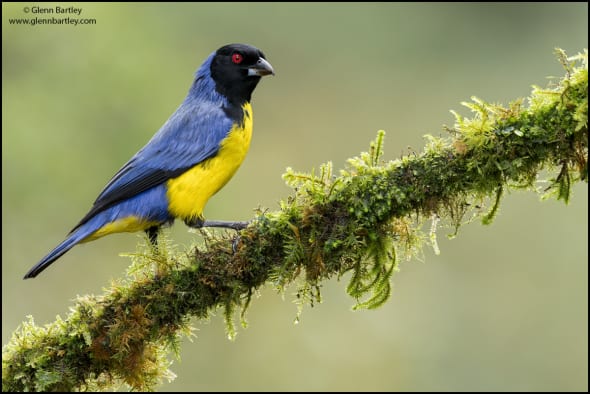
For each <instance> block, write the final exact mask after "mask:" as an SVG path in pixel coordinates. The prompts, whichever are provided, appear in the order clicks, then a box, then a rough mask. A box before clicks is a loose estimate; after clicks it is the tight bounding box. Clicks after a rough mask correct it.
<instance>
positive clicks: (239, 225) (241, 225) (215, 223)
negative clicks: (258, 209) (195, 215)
mask: <svg viewBox="0 0 590 394" xmlns="http://www.w3.org/2000/svg"><path fill="white" fill-rule="evenodd" d="M249 223H250V222H227V221H223V220H205V221H204V222H203V226H202V227H222V228H231V229H233V230H236V231H239V230H243V229H245V228H246V227H248V224H249Z"/></svg>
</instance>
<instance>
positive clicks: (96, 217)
mask: <svg viewBox="0 0 590 394" xmlns="http://www.w3.org/2000/svg"><path fill="white" fill-rule="evenodd" d="M274 74H275V73H274V69H273V67H272V65H271V64H270V63H269V62H268V60H267V59H266V57H265V55H264V53H263V52H262V51H260V50H259V49H257V48H256V47H254V46H252V45H248V44H229V45H225V46H222V47H221V48H219V49H217V50H216V51H214V52H213V53H211V54H210V55H209V56H208V57H207V59H206V60H205V61H204V62H203V64H202V65H201V66H200V67H199V69H198V70H197V72H196V74H195V77H194V80H193V82H192V85H191V87H190V89H189V91H188V94H187V96H186V98H185V99H184V101H182V103H181V104H180V106H179V107H178V108H177V109H176V111H175V112H174V113H173V114H172V115H171V116H170V118H169V119H168V120H167V121H166V122H165V123H164V125H163V126H162V127H161V128H160V129H159V130H158V131H157V132H156V134H154V135H153V137H152V138H151V139H150V140H149V141H148V143H147V144H146V145H145V146H144V147H143V148H141V149H140V150H139V151H138V152H137V153H136V154H135V155H134V156H133V157H131V159H130V160H129V161H128V162H127V163H126V164H124V165H123V167H121V169H120V170H119V171H118V172H117V173H116V174H115V175H114V176H113V177H112V179H111V180H110V181H109V182H108V183H107V185H106V186H105V187H104V189H103V190H102V192H101V193H100V194H99V195H98V197H97V198H96V201H94V204H93V205H92V207H91V209H90V211H89V212H88V213H87V214H86V216H84V217H83V218H82V219H81V220H80V222H79V223H78V224H77V225H76V226H75V227H74V228H73V229H72V230H71V231H70V233H69V234H68V235H67V237H66V238H65V240H64V241H63V242H61V243H60V244H59V245H57V246H56V247H55V248H54V249H53V250H52V251H51V252H49V253H48V254H47V255H46V256H45V257H43V258H42V259H41V260H40V261H39V262H38V263H37V264H35V265H34V266H33V267H32V268H31V269H30V270H29V271H28V272H27V273H26V275H25V276H24V279H28V278H34V277H36V276H37V275H39V273H41V272H42V271H43V270H45V269H46V268H47V267H48V266H49V265H51V264H52V263H53V262H55V261H56V260H57V259H58V258H60V257H61V256H63V255H64V254H65V253H66V252H67V251H69V250H70V249H71V248H72V247H74V246H75V245H77V244H80V243H85V242H90V241H94V240H96V239H98V238H101V237H103V236H106V235H109V234H113V233H120V232H136V231H145V232H146V233H147V235H148V237H149V239H150V241H151V242H152V243H153V244H156V243H157V235H158V232H159V230H160V228H162V227H163V226H169V225H172V223H173V222H174V220H175V219H179V220H182V221H184V222H185V223H186V224H187V225H188V226H190V227H195V228H200V227H204V226H211V227H229V228H234V229H240V228H243V227H245V225H246V223H245V222H221V221H210V222H209V221H205V219H204V217H203V210H204V207H205V204H206V203H207V201H208V200H209V198H211V197H212V196H213V195H214V194H215V193H216V192H218V191H219V190H220V189H221V188H222V187H223V186H225V184H226V183H227V182H228V181H229V180H230V178H232V176H233V175H234V174H235V172H236V171H237V169H238V167H239V166H240V165H241V163H242V161H243V160H244V158H245V156H246V153H247V151H248V149H249V146H250V141H251V138H252V121H253V118H252V116H253V114H252V106H251V103H250V102H251V97H252V93H253V91H254V89H255V88H256V86H257V85H258V83H259V82H260V80H261V79H262V77H263V76H266V75H274Z"/></svg>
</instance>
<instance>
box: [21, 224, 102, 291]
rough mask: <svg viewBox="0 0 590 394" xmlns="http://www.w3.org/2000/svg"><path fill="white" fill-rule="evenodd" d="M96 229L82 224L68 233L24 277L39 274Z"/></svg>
mask: <svg viewBox="0 0 590 394" xmlns="http://www.w3.org/2000/svg"><path fill="white" fill-rule="evenodd" d="M94 231H96V229H94V227H90V226H82V227H80V228H78V229H77V230H76V231H74V232H73V233H72V234H70V235H69V236H68V237H67V238H66V239H65V240H64V241H63V242H62V243H60V244H59V245H57V246H56V247H55V249H53V250H52V251H51V252H49V254H48V255H47V256H45V257H43V259H42V260H41V261H39V262H38V263H37V264H35V266H34V267H33V268H31V269H30V270H29V272H27V274H26V275H25V277H24V279H29V278H34V277H35V276H37V275H39V274H40V273H41V272H42V271H43V270H44V269H45V268H47V267H49V265H51V263H53V262H54V261H55V260H57V259H59V258H60V257H61V256H63V255H64V254H65V253H66V252H67V251H68V250H70V249H72V248H73V247H74V246H75V245H76V244H78V243H79V242H80V241H82V240H83V239H84V238H86V237H87V236H89V235H90V234H92V233H93V232H94Z"/></svg>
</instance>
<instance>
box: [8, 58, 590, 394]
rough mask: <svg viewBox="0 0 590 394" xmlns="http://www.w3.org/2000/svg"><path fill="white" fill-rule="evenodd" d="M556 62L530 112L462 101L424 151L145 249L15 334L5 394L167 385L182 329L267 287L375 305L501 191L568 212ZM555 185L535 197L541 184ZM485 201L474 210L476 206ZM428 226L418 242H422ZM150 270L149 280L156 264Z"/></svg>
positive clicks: (571, 177)
mask: <svg viewBox="0 0 590 394" xmlns="http://www.w3.org/2000/svg"><path fill="white" fill-rule="evenodd" d="M558 57H559V60H560V61H561V63H562V64H563V66H564V69H565V76H564V77H563V78H561V79H560V80H559V81H558V82H556V83H555V84H554V85H553V86H550V87H549V88H547V89H540V88H537V87H535V88H534V90H533V92H532V94H531V96H530V97H529V98H528V105H524V104H523V100H517V101H515V102H513V103H511V104H509V105H508V106H507V107H503V106H500V105H496V104H489V103H486V102H484V101H482V100H480V99H477V98H472V102H470V103H464V105H466V106H467V107H468V108H470V109H471V111H472V112H473V116H472V117H471V118H464V117H462V116H460V115H458V114H455V116H456V124H455V125H454V127H452V128H448V131H449V132H450V133H451V137H449V138H446V139H441V138H434V137H429V142H428V145H427V147H426V148H425V150H424V151H423V152H422V153H421V154H419V155H416V154H410V155H408V156H405V157H402V158H400V159H398V160H394V161H390V162H387V163H385V162H383V161H382V159H381V155H382V146H383V138H384V133H383V132H379V134H378V137H377V140H376V141H375V142H374V143H372V144H371V147H370V151H369V152H368V153H362V154H361V155H360V157H356V158H354V159H351V160H349V162H348V166H347V168H346V169H344V170H342V171H340V174H339V175H337V176H336V175H334V174H333V173H332V167H331V164H330V163H327V164H325V165H322V166H321V167H320V169H319V171H318V173H315V172H312V173H311V174H303V173H296V172H294V171H292V170H290V169H289V170H288V171H287V173H286V174H285V175H284V178H285V180H286V181H287V183H288V184H289V185H291V186H292V187H293V188H294V190H295V191H294V194H293V195H292V196H291V197H289V198H288V199H287V200H285V201H281V203H280V210H278V211H275V212H266V211H261V212H258V213H257V215H256V217H255V218H254V219H253V220H252V222H251V224H250V225H249V226H248V227H247V228H246V229H245V230H242V231H241V232H240V234H239V237H238V238H232V236H231V234H229V233H225V235H222V236H213V235H211V234H209V233H207V232H204V231H203V232H202V234H203V236H204V237H203V239H204V240H205V245H204V246H200V247H194V249H192V250H191V251H190V252H187V253H179V252H174V251H173V250H172V248H170V247H169V246H168V245H167V244H166V242H162V243H161V244H160V247H159V251H154V250H150V248H149V247H148V246H146V245H147V244H146V245H144V246H143V247H142V249H141V250H142V251H140V252H138V253H137V254H135V255H133V256H132V257H133V260H134V264H133V265H132V267H131V269H130V272H129V277H128V278H127V279H125V280H124V281H121V283H115V284H113V285H112V286H111V288H110V289H109V290H107V291H106V292H105V294H104V295H103V296H101V297H94V296H86V297H83V298H80V299H79V300H78V302H77V304H76V306H75V307H74V308H73V309H72V311H71V313H70V314H69V315H68V317H67V318H66V319H65V320H62V319H58V320H57V321H55V322H53V323H51V324H48V325H46V326H44V327H38V326H36V325H35V324H34V323H33V321H32V318H31V320H30V321H29V322H26V323H23V325H22V326H21V327H20V329H19V330H17V331H16V332H15V333H14V334H13V337H12V339H11V340H10V342H9V343H8V344H7V345H6V346H4V349H3V355H2V357H3V358H2V389H3V391H41V390H45V391H71V390H95V389H104V388H107V387H112V386H114V385H117V384H121V383H123V382H124V383H126V384H128V385H129V386H131V388H133V389H137V390H146V389H151V388H153V387H154V386H155V385H156V384H158V383H159V382H160V381H161V380H162V378H164V377H170V376H171V373H170V372H168V370H167V366H168V362H167V361H166V354H167V353H168V351H169V350H174V351H175V352H178V340H179V335H180V334H181V333H182V332H185V333H186V332H190V329H189V326H188V321H189V318H190V317H193V316H196V317H197V318H206V317H207V316H209V314H210V313H211V312H212V311H213V310H215V309H216V308H219V307H221V308H223V310H224V312H225V316H226V322H227V326H228V333H229V334H230V336H233V335H234V326H233V315H234V312H235V310H236V309H241V310H242V317H241V318H242V322H243V323H244V322H245V321H244V315H243V313H244V312H245V309H246V308H247V306H248V304H249V303H250V300H251V298H252V296H253V294H254V293H255V292H256V290H257V289H259V288H260V287H261V286H263V285H264V284H270V285H272V286H274V287H276V288H277V289H279V290H281V291H282V290H284V289H285V287H286V286H288V285H290V284H292V283H296V284H297V286H298V293H297V298H298V300H299V303H300V305H304V304H306V303H312V304H313V303H314V302H319V301H321V300H320V292H319V288H320V283H321V282H322V281H324V280H326V279H328V278H331V277H334V276H335V277H338V278H340V277H342V276H343V275H344V274H345V273H347V272H349V271H350V272H351V278H350V281H349V284H348V286H347V288H346V290H347V292H348V293H349V294H350V295H351V296H352V297H354V298H355V299H356V300H357V303H356V306H355V308H375V307H378V306H379V305H382V304H383V303H384V302H385V301H386V300H387V299H388V297H389V295H390V292H391V284H390V279H391V276H392V274H393V272H394V271H395V270H396V267H397V264H398V261H399V259H400V258H402V257H404V258H408V257H409V256H411V255H413V254H415V253H417V252H419V250H420V248H421V246H422V245H423V244H424V243H430V244H431V245H432V246H433V247H434V248H435V250H437V247H436V237H435V232H436V228H437V226H438V225H439V223H440V222H441V221H442V222H443V223H448V224H450V225H451V226H453V227H454V228H455V233H456V230H457V229H458V228H459V226H460V225H461V224H462V223H464V222H465V221H467V220H470V219H473V218H474V217H480V218H482V220H483V222H484V223H486V224H488V223H490V222H491V221H492V219H493V218H494V216H495V214H496V212H497V210H498V207H499V204H500V200H501V198H502V196H503V194H504V191H506V190H507V189H510V188H515V187H517V188H526V189H532V190H535V191H537V192H540V193H542V194H543V195H545V196H555V197H556V198H557V199H561V200H563V201H564V202H566V203H567V202H568V201H569V197H570V188H571V185H572V184H573V183H574V182H577V181H580V180H582V181H586V182H587V180H588V165H587V162H588V121H587V116H588V66H587V52H585V53H583V54H579V55H577V56H574V57H570V58H568V57H567V56H566V55H565V53H563V51H558ZM542 170H543V171H544V173H545V174H551V173H555V176H554V177H553V178H551V179H549V186H548V187H546V188H544V189H539V187H538V182H539V179H540V177H541V175H540V172H541V171H542ZM488 201H492V208H491V209H489V210H488V211H487V212H484V210H483V208H482V206H483V205H484V204H485V203H486V202H488ZM429 220H431V224H430V228H429V233H428V234H425V232H424V231H423V230H422V228H423V227H425V226H424V224H425V222H426V221H429ZM154 263H155V264H156V267H157V268H156V272H155V273H154V271H153V265H154Z"/></svg>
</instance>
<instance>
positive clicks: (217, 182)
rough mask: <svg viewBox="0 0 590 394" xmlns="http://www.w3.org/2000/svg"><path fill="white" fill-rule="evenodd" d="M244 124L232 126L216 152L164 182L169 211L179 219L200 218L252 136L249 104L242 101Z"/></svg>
mask: <svg viewBox="0 0 590 394" xmlns="http://www.w3.org/2000/svg"><path fill="white" fill-rule="evenodd" d="M242 108H243V110H244V122H243V125H241V126H240V125H236V126H234V127H233V128H232V129H231V131H230V132H229V134H228V136H227V137H226V138H225V139H224V140H223V141H222V142H221V145H220V149H219V152H218V153H217V155H216V156H214V157H212V158H210V159H208V160H205V161H204V162H201V163H199V164H197V165H196V166H194V167H193V168H191V169H190V170H188V171H186V172H185V173H184V174H182V175H180V176H179V177H177V178H173V179H170V180H169V181H168V183H167V187H168V191H167V197H168V202H169V206H168V211H169V212H170V213H171V214H172V215H173V216H175V217H177V218H180V219H191V218H202V217H203V209H204V208H205V204H206V203H207V201H208V200H209V198H211V196H213V195H214V194H215V193H217V192H218V191H219V189H221V188H222V187H223V186H224V185H225V184H226V183H227V182H228V181H229V180H230V179H231V177H232V176H233V175H234V174H235V172H236V171H237V170H238V168H239V167H240V165H241V164H242V161H244V158H245V157H246V153H247V152H248V149H249V148H250V140H251V139H252V107H251V105H250V104H249V103H246V104H244V106H243V107H242Z"/></svg>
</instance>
